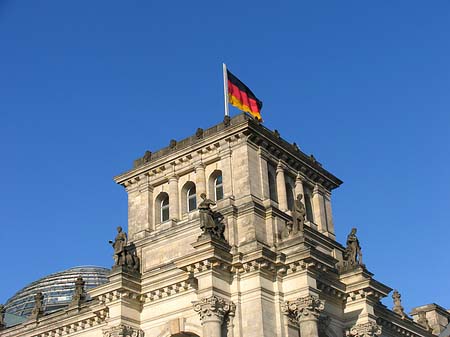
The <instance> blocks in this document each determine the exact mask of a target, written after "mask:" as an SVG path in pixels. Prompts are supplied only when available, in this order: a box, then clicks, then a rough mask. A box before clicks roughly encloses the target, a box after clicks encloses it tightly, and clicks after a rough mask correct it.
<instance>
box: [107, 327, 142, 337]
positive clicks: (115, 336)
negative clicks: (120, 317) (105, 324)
mask: <svg viewBox="0 0 450 337" xmlns="http://www.w3.org/2000/svg"><path fill="white" fill-rule="evenodd" d="M103 337H144V331H142V330H141V329H137V328H133V327H132V326H129V325H125V324H120V325H117V326H113V327H110V328H107V329H103Z"/></svg>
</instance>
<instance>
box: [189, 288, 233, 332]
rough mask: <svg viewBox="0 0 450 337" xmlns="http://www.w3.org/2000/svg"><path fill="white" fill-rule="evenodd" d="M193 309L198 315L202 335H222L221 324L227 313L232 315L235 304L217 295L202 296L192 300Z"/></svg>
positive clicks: (226, 317) (227, 315)
mask: <svg viewBox="0 0 450 337" xmlns="http://www.w3.org/2000/svg"><path fill="white" fill-rule="evenodd" d="M193 304H194V311H196V312H198V314H199V315H200V320H201V322H202V327H203V336H208V337H222V324H223V322H224V321H225V319H226V320H227V321H228V319H229V315H234V311H235V309H236V306H235V305H234V304H233V302H228V301H225V300H224V299H223V298H220V297H218V296H215V295H213V296H211V297H207V298H202V299H201V300H200V301H197V302H194V303H193Z"/></svg>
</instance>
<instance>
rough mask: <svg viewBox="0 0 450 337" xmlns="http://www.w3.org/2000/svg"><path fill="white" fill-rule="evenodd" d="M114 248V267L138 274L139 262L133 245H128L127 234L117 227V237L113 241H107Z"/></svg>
mask: <svg viewBox="0 0 450 337" xmlns="http://www.w3.org/2000/svg"><path fill="white" fill-rule="evenodd" d="M109 243H110V244H112V246H113V248H114V266H113V268H114V267H126V268H128V269H129V270H131V271H135V272H139V269H140V260H139V257H138V255H137V252H136V246H135V245H134V243H130V244H128V239H127V234H126V233H125V232H124V231H123V230H122V227H120V226H119V227H117V235H116V238H115V240H114V242H113V241H111V240H110V241H109Z"/></svg>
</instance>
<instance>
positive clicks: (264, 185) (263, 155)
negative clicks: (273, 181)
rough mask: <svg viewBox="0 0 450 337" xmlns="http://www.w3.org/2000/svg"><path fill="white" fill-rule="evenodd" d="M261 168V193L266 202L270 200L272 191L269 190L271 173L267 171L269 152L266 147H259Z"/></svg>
mask: <svg viewBox="0 0 450 337" xmlns="http://www.w3.org/2000/svg"><path fill="white" fill-rule="evenodd" d="M258 154H259V166H260V169H261V189H262V191H261V193H262V196H263V199H264V200H268V199H270V190H269V173H268V169H267V158H268V156H269V155H268V152H267V150H266V149H265V148H264V147H261V146H260V147H259V150H258Z"/></svg>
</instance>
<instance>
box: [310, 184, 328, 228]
mask: <svg viewBox="0 0 450 337" xmlns="http://www.w3.org/2000/svg"><path fill="white" fill-rule="evenodd" d="M312 203H313V212H314V222H315V223H316V224H317V226H318V227H319V231H320V232H328V226H327V217H326V211H325V200H324V197H323V191H322V188H321V187H320V186H319V184H316V185H315V186H314V190H313V193H312Z"/></svg>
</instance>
